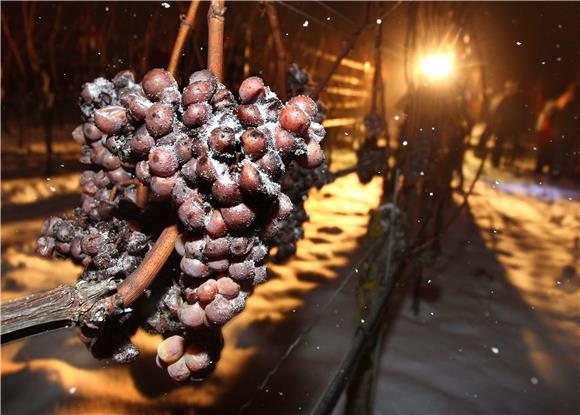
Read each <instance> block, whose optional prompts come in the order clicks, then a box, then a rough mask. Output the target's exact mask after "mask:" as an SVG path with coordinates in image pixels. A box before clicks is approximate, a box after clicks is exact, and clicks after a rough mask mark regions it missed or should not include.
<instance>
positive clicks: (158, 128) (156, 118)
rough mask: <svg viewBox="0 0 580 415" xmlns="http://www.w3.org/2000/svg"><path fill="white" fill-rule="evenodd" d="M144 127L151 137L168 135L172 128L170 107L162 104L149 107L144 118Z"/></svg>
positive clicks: (171, 109)
mask: <svg viewBox="0 0 580 415" xmlns="http://www.w3.org/2000/svg"><path fill="white" fill-rule="evenodd" d="M145 125H146V126H147V131H149V134H151V135H152V136H153V137H161V136H163V135H165V134H169V133H170V132H171V130H172V128H173V108H172V107H171V105H169V104H165V103H162V102H156V103H155V104H153V105H151V107H149V109H148V110H147V115H146V116H145Z"/></svg>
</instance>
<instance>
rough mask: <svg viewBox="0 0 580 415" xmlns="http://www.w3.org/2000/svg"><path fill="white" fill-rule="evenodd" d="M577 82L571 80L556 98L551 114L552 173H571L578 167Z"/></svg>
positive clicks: (579, 145)
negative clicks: (553, 110) (552, 113)
mask: <svg viewBox="0 0 580 415" xmlns="http://www.w3.org/2000/svg"><path fill="white" fill-rule="evenodd" d="M579 112H580V111H579V99H578V83H577V82H573V83H572V84H570V85H569V86H568V88H567V89H566V91H565V92H564V93H563V94H562V95H560V96H559V97H558V99H557V100H556V111H555V112H554V115H553V122H552V124H553V127H552V129H553V141H554V165H553V171H552V174H554V175H555V176H557V175H559V174H561V173H564V174H572V173H574V171H575V170H576V169H577V168H578V159H579V156H578V150H579V147H580V137H579V134H580V133H579V131H578V129H579V128H580V125H579V121H578V117H579Z"/></svg>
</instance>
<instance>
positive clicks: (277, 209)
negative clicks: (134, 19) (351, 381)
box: [38, 69, 325, 381]
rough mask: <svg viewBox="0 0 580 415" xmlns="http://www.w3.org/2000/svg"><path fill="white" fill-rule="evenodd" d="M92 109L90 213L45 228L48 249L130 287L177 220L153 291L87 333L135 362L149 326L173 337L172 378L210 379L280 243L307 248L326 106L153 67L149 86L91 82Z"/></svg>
mask: <svg viewBox="0 0 580 415" xmlns="http://www.w3.org/2000/svg"><path fill="white" fill-rule="evenodd" d="M80 108H81V114H82V121H83V123H82V124H81V125H79V126H78V127H77V128H76V129H75V130H74V131H73V139H74V140H75V141H76V142H78V143H79V144H80V145H81V149H82V157H81V161H82V162H83V163H86V164H87V165H88V166H89V168H88V169H87V171H85V172H84V173H83V174H82V175H81V179H80V184H81V188H82V192H83V195H82V199H81V206H80V207H79V208H77V209H76V210H75V214H74V216H73V217H72V218H55V217H51V218H49V219H48V220H47V221H46V222H45V225H44V228H43V231H42V236H41V237H40V238H39V240H38V252H39V253H40V254H42V255H44V256H47V257H51V256H59V257H65V258H72V259H73V260H74V261H75V262H77V263H79V264H82V265H83V266H84V268H85V270H84V272H83V273H82V274H81V276H80V278H81V279H83V280H85V281H89V282H90V281H103V280H105V279H114V280H122V279H124V278H126V277H127V276H128V275H129V274H130V273H131V272H133V271H134V270H135V269H136V268H137V267H138V265H139V264H140V263H141V261H142V260H143V258H144V257H145V255H146V254H147V253H148V252H149V251H150V250H151V248H152V246H153V242H154V240H155V238H156V235H158V234H159V232H160V231H161V229H162V228H163V226H167V225H169V224H173V223H177V224H178V225H179V230H180V235H179V237H178V240H177V243H176V245H175V253H174V255H173V256H172V258H170V260H169V261H168V263H167V264H166V266H165V267H164V268H163V269H162V271H161V272H160V273H159V274H158V276H157V278H156V279H155V281H154V283H153V284H152V285H151V286H150V287H149V289H148V290H147V291H146V293H145V295H143V296H142V298H141V299H139V301H137V302H136V303H134V304H133V305H132V306H131V307H130V308H126V309H123V310H119V312H118V313H116V314H115V315H114V316H110V317H109V318H107V319H106V321H105V322H103V323H102V324H95V325H94V326H92V327H82V328H81V333H82V334H81V338H82V339H83V341H84V342H85V343H86V344H87V345H88V346H89V347H90V348H91V350H92V351H93V352H94V353H95V352H96V351H98V353H95V354H96V355H98V356H99V357H113V358H114V359H115V360H117V361H123V362H124V361H128V360H131V359H132V358H135V357H136V355H137V351H136V348H135V346H133V345H132V344H131V343H130V341H129V337H130V335H131V334H132V333H134V331H135V330H136V328H137V327H138V326H141V327H143V328H145V329H146V330H149V331H151V332H154V333H159V334H162V335H163V336H164V338H165V340H163V342H161V344H160V345H159V348H158V356H157V362H158V364H159V366H160V367H163V368H165V369H166V370H167V372H168V374H169V375H170V376H171V377H172V378H174V379H175V380H177V381H187V380H198V379H201V378H203V375H204V374H206V373H208V372H209V371H210V370H211V368H212V367H213V366H214V365H215V363H216V361H217V358H218V357H219V350H220V349H221V347H222V339H221V334H220V327H221V326H223V325H224V324H225V323H226V322H228V321H229V320H230V319H231V318H232V317H233V316H235V315H236V314H237V313H239V312H240V311H241V310H242V309H243V308H244V305H245V301H246V298H247V297H248V296H249V295H250V294H251V292H252V290H253V287H254V286H255V285H257V284H259V283H262V282H264V281H265V280H266V276H267V272H266V263H267V260H268V257H269V251H270V249H271V248H272V247H273V246H276V247H277V251H278V252H280V249H282V247H283V246H284V245H285V242H284V241H285V239H284V234H288V235H291V236H290V237H289V239H287V240H288V241H290V242H289V246H290V251H289V252H294V251H295V241H296V239H297V238H298V236H300V233H301V229H299V228H301V226H302V223H303V221H304V220H306V218H307V215H306V212H305V211H304V208H303V200H304V194H305V192H306V191H307V188H309V186H311V185H312V183H313V181H312V180H310V181H309V182H308V183H305V182H302V183H301V184H300V183H298V181H299V180H297V179H295V180H294V181H292V180H290V179H291V177H292V172H298V171H313V169H316V168H317V167H319V166H321V165H322V164H323V162H324V153H323V151H322V149H321V142H322V140H323V138H324V136H325V130H324V128H323V127H322V125H321V124H320V123H319V122H318V121H317V115H318V113H319V112H318V107H317V105H316V103H315V102H314V101H312V99H310V98H308V97H307V96H304V95H298V96H295V97H293V98H292V99H290V100H289V101H288V102H287V103H283V102H281V101H280V100H279V99H278V97H277V96H276V94H275V93H274V92H272V91H271V90H270V88H269V87H268V86H266V85H265V84H264V82H263V81H262V79H260V78H258V77H250V78H247V79H246V80H244V81H243V82H242V84H241V86H240V89H239V91H238V97H236V96H234V94H233V93H232V92H231V91H229V90H228V89H227V88H226V87H225V86H224V85H223V84H221V83H220V82H219V81H218V80H217V78H216V77H215V76H214V74H213V73H212V72H210V71H208V70H202V71H198V72H195V73H193V74H192V75H191V76H190V77H189V80H188V84H187V86H185V87H184V88H182V89H180V88H179V86H178V83H177V81H176V80H175V79H174V78H173V76H172V75H171V74H170V73H169V72H167V71H165V70H163V69H153V70H151V71H149V72H148V73H147V74H145V76H144V77H143V79H142V80H141V82H140V83H137V82H136V81H135V77H134V76H133V74H132V73H131V72H129V71H122V72H120V73H119V74H117V75H116V76H115V77H114V78H113V79H112V80H107V79H104V78H97V79H95V80H94V81H93V82H89V83H86V84H85V85H83V87H82V90H81V97H80ZM294 176H296V174H294ZM303 176H304V174H303ZM299 184H300V186H298V185H299ZM298 187H300V190H298V189H297V188H298ZM297 207H298V215H297V214H296V209H297ZM297 218H299V220H297ZM292 243H293V244H294V245H293V246H292ZM286 255H287V254H286ZM107 344H108V346H109V347H106V346H107ZM97 346H98V347H97Z"/></svg>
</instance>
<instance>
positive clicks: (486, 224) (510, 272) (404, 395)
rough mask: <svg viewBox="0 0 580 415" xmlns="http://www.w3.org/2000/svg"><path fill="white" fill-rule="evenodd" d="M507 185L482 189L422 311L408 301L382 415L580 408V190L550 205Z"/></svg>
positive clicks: (455, 231) (452, 235)
mask: <svg viewBox="0 0 580 415" xmlns="http://www.w3.org/2000/svg"><path fill="white" fill-rule="evenodd" d="M535 186H540V185H537V184H536V185H535ZM535 186H529V188H532V189H534V188H535ZM494 187H495V188H494ZM506 187H507V188H509V186H503V187H500V186H497V185H496V184H495V180H493V181H490V182H488V183H485V182H482V183H480V184H478V185H477V187H476V192H475V194H474V195H473V196H472V197H471V198H470V200H469V202H470V211H469V212H468V213H466V214H465V215H462V216H461V218H460V220H459V221H458V222H457V223H456V224H455V225H454V226H453V227H452V228H451V229H450V230H449V232H448V233H447V235H446V238H445V239H446V243H444V244H443V245H444V256H443V257H442V258H441V259H440V261H439V264H438V266H437V267H436V269H434V270H432V272H431V274H430V275H429V274H428V276H427V277H426V278H425V280H426V281H425V284H424V287H423V293H424V295H423V296H424V299H423V302H422V303H421V308H420V312H419V313H418V315H415V314H414V313H413V310H412V307H411V302H410V298H409V297H407V298H405V299H404V300H403V301H402V304H400V306H399V308H398V310H397V311H398V313H397V317H396V318H394V319H393V320H392V321H393V324H392V326H391V327H390V328H389V331H388V336H387V338H386V340H385V343H384V349H383V356H382V360H381V369H380V380H379V384H378V392H377V397H378V398H377V410H376V412H377V414H427V413H428V414H522V415H523V414H577V413H579V412H580V394H579V392H580V391H579V387H580V337H579V336H580V333H579V323H580V276H579V275H578V259H579V240H578V236H579V235H578V231H579V229H580V228H579V226H580V223H579V221H578V220H579V216H578V215H579V214H580V212H579V204H578V202H577V200H578V199H577V195H578V192H576V201H570V200H568V198H569V197H571V196H568V194H566V196H565V197H562V198H556V199H552V200H550V201H543V200H541V196H542V195H543V194H544V193H542V192H532V195H533V196H527V195H524V194H523V192H518V194H517V195H516V194H510V193H507V192H506V191H505V189H506ZM540 187H541V186H540ZM559 193H565V191H564V190H561V191H560V192H559Z"/></svg>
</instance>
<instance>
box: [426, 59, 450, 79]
mask: <svg viewBox="0 0 580 415" xmlns="http://www.w3.org/2000/svg"><path fill="white" fill-rule="evenodd" d="M420 68H421V72H423V74H425V75H427V76H428V77H430V78H445V77H446V76H449V75H450V74H451V70H452V69H453V56H452V55H429V56H426V57H424V58H423V59H422V60H421V64H420Z"/></svg>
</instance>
